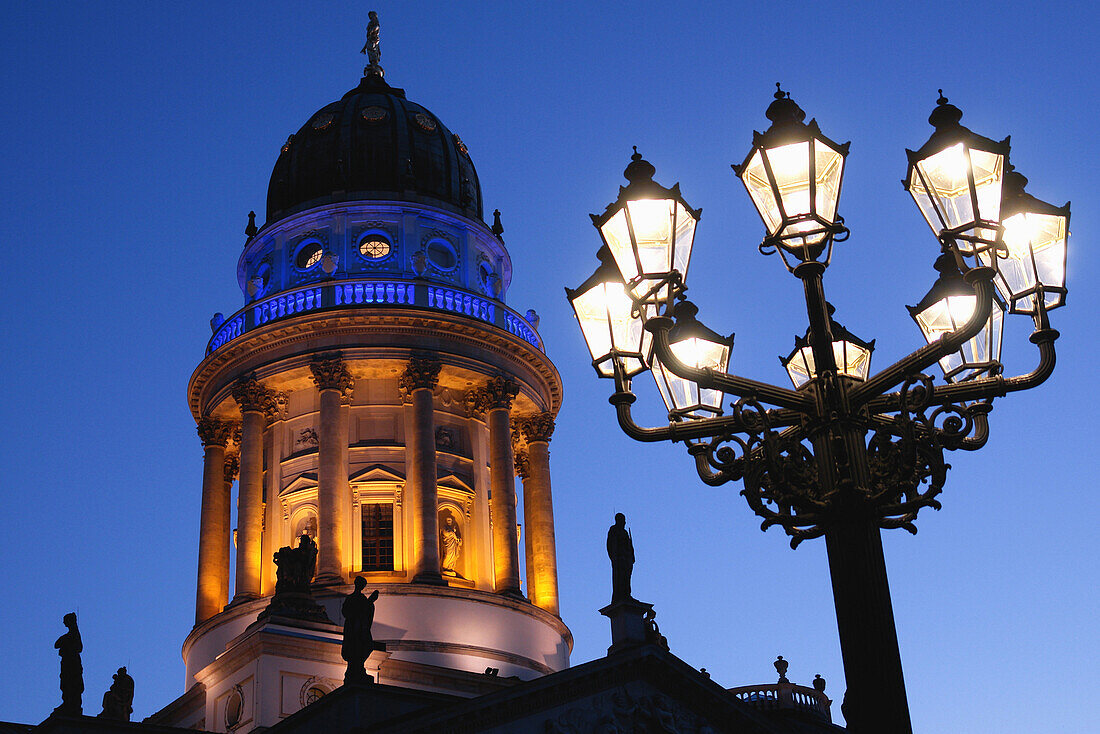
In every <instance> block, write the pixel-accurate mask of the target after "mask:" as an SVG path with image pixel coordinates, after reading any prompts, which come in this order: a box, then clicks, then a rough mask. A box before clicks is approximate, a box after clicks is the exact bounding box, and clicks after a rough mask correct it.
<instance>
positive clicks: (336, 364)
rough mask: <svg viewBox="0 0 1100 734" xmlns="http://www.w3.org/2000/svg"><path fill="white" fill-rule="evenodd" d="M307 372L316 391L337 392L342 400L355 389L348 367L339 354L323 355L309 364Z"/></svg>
mask: <svg viewBox="0 0 1100 734" xmlns="http://www.w3.org/2000/svg"><path fill="white" fill-rule="evenodd" d="M309 371H310V372H311V373H312V375H313V382H314V383H315V384H316V385H317V389H318V390H338V391H339V392H340V394H341V396H343V397H344V398H349V397H350V396H351V393H352V390H353V389H354V388H355V380H354V379H352V376H351V372H349V371H348V366H347V364H346V363H345V362H344V360H343V358H341V356H340V355H339V354H324V355H321V356H320V357H318V358H317V359H314V360H313V361H312V362H310V363H309Z"/></svg>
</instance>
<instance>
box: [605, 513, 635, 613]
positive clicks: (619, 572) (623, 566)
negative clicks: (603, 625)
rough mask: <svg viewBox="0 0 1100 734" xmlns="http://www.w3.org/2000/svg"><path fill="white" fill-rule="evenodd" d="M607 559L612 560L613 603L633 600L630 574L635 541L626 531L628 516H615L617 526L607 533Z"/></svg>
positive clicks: (632, 566)
mask: <svg viewBox="0 0 1100 734" xmlns="http://www.w3.org/2000/svg"><path fill="white" fill-rule="evenodd" d="M607 557H608V558H610V559H611V601H612V602H617V601H622V600H624V599H632V598H633V597H632V596H631V595H630V574H631V573H633V571H634V541H633V540H632V539H631V537H630V531H629V530H627V529H626V515H624V514H623V513H621V512H619V513H616V514H615V524H614V525H612V526H611V527H610V528H608V531H607Z"/></svg>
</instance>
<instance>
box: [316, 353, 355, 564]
mask: <svg viewBox="0 0 1100 734" xmlns="http://www.w3.org/2000/svg"><path fill="white" fill-rule="evenodd" d="M309 370H310V372H312V373H313V381H314V383H316V385H317V390H318V391H319V392H320V394H321V415H320V418H319V419H318V422H319V426H318V428H317V465H318V466H317V536H318V537H317V545H318V552H317V578H316V582H317V583H319V584H343V583H347V578H346V576H345V574H344V521H345V518H344V514H343V513H342V512H341V511H340V508H341V506H342V504H343V502H342V499H343V497H344V495H346V494H348V492H349V489H348V433H347V425H346V423H345V422H344V421H343V420H341V415H340V412H341V411H340V404H341V401H342V400H343V399H344V397H345V396H347V395H350V394H351V391H352V388H353V387H354V386H355V381H354V380H352V378H351V373H350V372H348V368H347V365H346V364H344V361H343V360H342V359H341V357H340V355H339V354H328V355H322V356H321V357H320V358H318V359H316V360H314V361H313V362H312V363H310V365H309ZM341 429H343V430H341Z"/></svg>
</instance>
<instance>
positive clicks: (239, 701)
mask: <svg viewBox="0 0 1100 734" xmlns="http://www.w3.org/2000/svg"><path fill="white" fill-rule="evenodd" d="M243 713H244V696H242V695H241V690H240V687H237V688H235V689H233V691H232V692H231V693H230V694H229V697H228V698H227V699H226V701H225V728H226V729H232V728H233V727H235V726H236V725H237V724H239V723H241V715H242V714H243Z"/></svg>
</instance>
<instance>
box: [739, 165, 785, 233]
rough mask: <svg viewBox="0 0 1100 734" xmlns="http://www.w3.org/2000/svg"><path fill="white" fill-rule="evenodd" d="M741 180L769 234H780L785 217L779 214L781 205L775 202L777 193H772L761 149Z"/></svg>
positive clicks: (743, 172)
mask: <svg viewBox="0 0 1100 734" xmlns="http://www.w3.org/2000/svg"><path fill="white" fill-rule="evenodd" d="M741 180H742V181H744V183H745V188H747V189H748V190H749V196H751V197H752V203H753V206H755V207H756V211H757V212H759V214H760V218H761V219H763V220H764V226H765V227H767V228H768V234H769V235H773V234H775V233H776V232H778V231H779V225H780V224H781V223H782V221H783V217H782V215H781V214H780V213H779V204H778V203H777V202H776V200H775V192H774V191H772V185H771V181H769V180H768V174H767V171H765V170H764V157H763V155H762V154H761V151H760V149H759V148H757V149H756V150H755V151H753V154H752V158H750V159H749V163H748V165H747V166H745V168H744V170H743V171H742V172H741Z"/></svg>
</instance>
